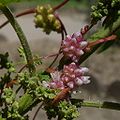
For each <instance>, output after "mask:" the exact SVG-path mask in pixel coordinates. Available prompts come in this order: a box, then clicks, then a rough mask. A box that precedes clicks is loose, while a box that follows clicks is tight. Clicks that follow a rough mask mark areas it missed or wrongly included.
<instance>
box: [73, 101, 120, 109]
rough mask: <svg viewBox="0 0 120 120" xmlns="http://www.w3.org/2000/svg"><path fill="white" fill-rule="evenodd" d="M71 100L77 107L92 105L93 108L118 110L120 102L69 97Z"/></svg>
mask: <svg viewBox="0 0 120 120" xmlns="http://www.w3.org/2000/svg"><path fill="white" fill-rule="evenodd" d="M71 102H72V103H73V104H75V105H77V106H78V107H93V108H104V109H112V110H120V103H116V102H108V101H104V102H94V101H85V100H81V99H71Z"/></svg>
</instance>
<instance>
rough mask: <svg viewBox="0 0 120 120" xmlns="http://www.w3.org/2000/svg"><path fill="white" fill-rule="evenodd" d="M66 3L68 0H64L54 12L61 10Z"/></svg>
mask: <svg viewBox="0 0 120 120" xmlns="http://www.w3.org/2000/svg"><path fill="white" fill-rule="evenodd" d="M67 2H69V0H64V1H63V2H62V3H61V4H59V5H58V6H56V7H54V8H53V9H54V11H55V10H58V9H59V8H61V7H62V6H64V5H65V4H66V3H67Z"/></svg>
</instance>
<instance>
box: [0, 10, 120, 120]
mask: <svg viewBox="0 0 120 120" xmlns="http://www.w3.org/2000/svg"><path fill="white" fill-rule="evenodd" d="M60 16H61V19H62V20H63V22H64V24H65V27H66V28H67V31H68V34H72V33H73V32H77V31H80V29H81V28H82V27H83V26H84V25H86V24H87V23H88V22H87V18H88V14H87V13H86V14H84V13H81V12H80V11H77V10H68V11H61V12H60ZM3 21H5V18H4V16H2V15H1V16H0V24H2V22H3ZM18 21H19V23H20V25H21V26H22V28H23V31H24V32H25V34H26V36H27V38H28V41H29V44H30V47H31V49H32V51H33V53H34V54H38V55H39V56H44V55H49V54H53V53H57V51H58V50H59V46H60V41H61V36H60V35H59V34H56V33H53V32H52V33H51V34H50V35H49V36H48V35H45V33H43V32H42V30H40V29H35V27H34V22H33V15H28V16H25V17H21V18H18ZM96 28H97V27H95V28H94V29H96ZM94 29H93V30H94ZM19 46H20V43H19V40H18V38H17V36H16V34H15V32H14V30H13V29H12V27H11V26H10V24H8V25H7V26H5V27H4V28H2V29H0V53H5V52H7V51H8V52H9V53H10V58H11V59H12V60H13V61H15V63H18V62H19V61H20V58H19V55H18V51H17V48H18V47H19ZM119 51H120V47H118V46H114V47H111V48H110V49H108V50H107V51H105V52H104V53H102V54H96V53H95V54H93V55H92V56H91V57H90V58H89V59H88V60H87V61H85V62H84V64H83V65H82V66H87V67H88V68H89V69H90V75H91V83H90V84H89V85H85V86H82V87H80V91H81V93H78V94H76V95H75V97H77V98H81V99H82V98H83V99H86V100H94V101H103V100H109V101H118V102H120V52H119ZM51 61H52V59H50V60H49V61H44V62H43V64H45V65H43V67H46V65H48V64H49V63H50V62H51ZM56 64H57V63H56ZM18 69H19V67H18ZM36 108H37V107H36ZM36 108H34V109H33V110H32V112H29V114H30V116H31V120H32V117H33V115H34V113H35V111H36ZM36 120H47V117H46V115H45V113H44V111H43V110H40V112H39V114H38V116H37V118H36ZM78 120H120V112H118V111H114V110H103V109H95V108H81V109H80V117H79V118H78Z"/></svg>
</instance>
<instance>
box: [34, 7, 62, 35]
mask: <svg viewBox="0 0 120 120" xmlns="http://www.w3.org/2000/svg"><path fill="white" fill-rule="evenodd" d="M34 22H35V24H36V27H37V28H38V27H40V28H43V31H44V32H46V34H49V33H50V32H51V31H56V32H58V33H60V32H61V23H60V21H59V20H58V19H57V18H56V16H55V14H54V10H53V9H52V7H51V6H50V5H48V6H37V8H36V15H35V20H34Z"/></svg>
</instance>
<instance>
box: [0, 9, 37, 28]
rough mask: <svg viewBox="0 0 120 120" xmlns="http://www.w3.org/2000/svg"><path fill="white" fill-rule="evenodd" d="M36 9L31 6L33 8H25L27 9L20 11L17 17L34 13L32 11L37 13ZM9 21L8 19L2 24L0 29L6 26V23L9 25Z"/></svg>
mask: <svg viewBox="0 0 120 120" xmlns="http://www.w3.org/2000/svg"><path fill="white" fill-rule="evenodd" d="M35 11H36V9H35V8H31V9H29V10H25V11H23V12H21V13H18V14H17V15H16V16H15V17H16V18H18V17H20V16H24V15H28V14H32V13H35ZM8 23H9V21H6V22H4V23H3V24H2V25H0V29H1V28H2V27H4V26H5V25H7V24H8Z"/></svg>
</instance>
